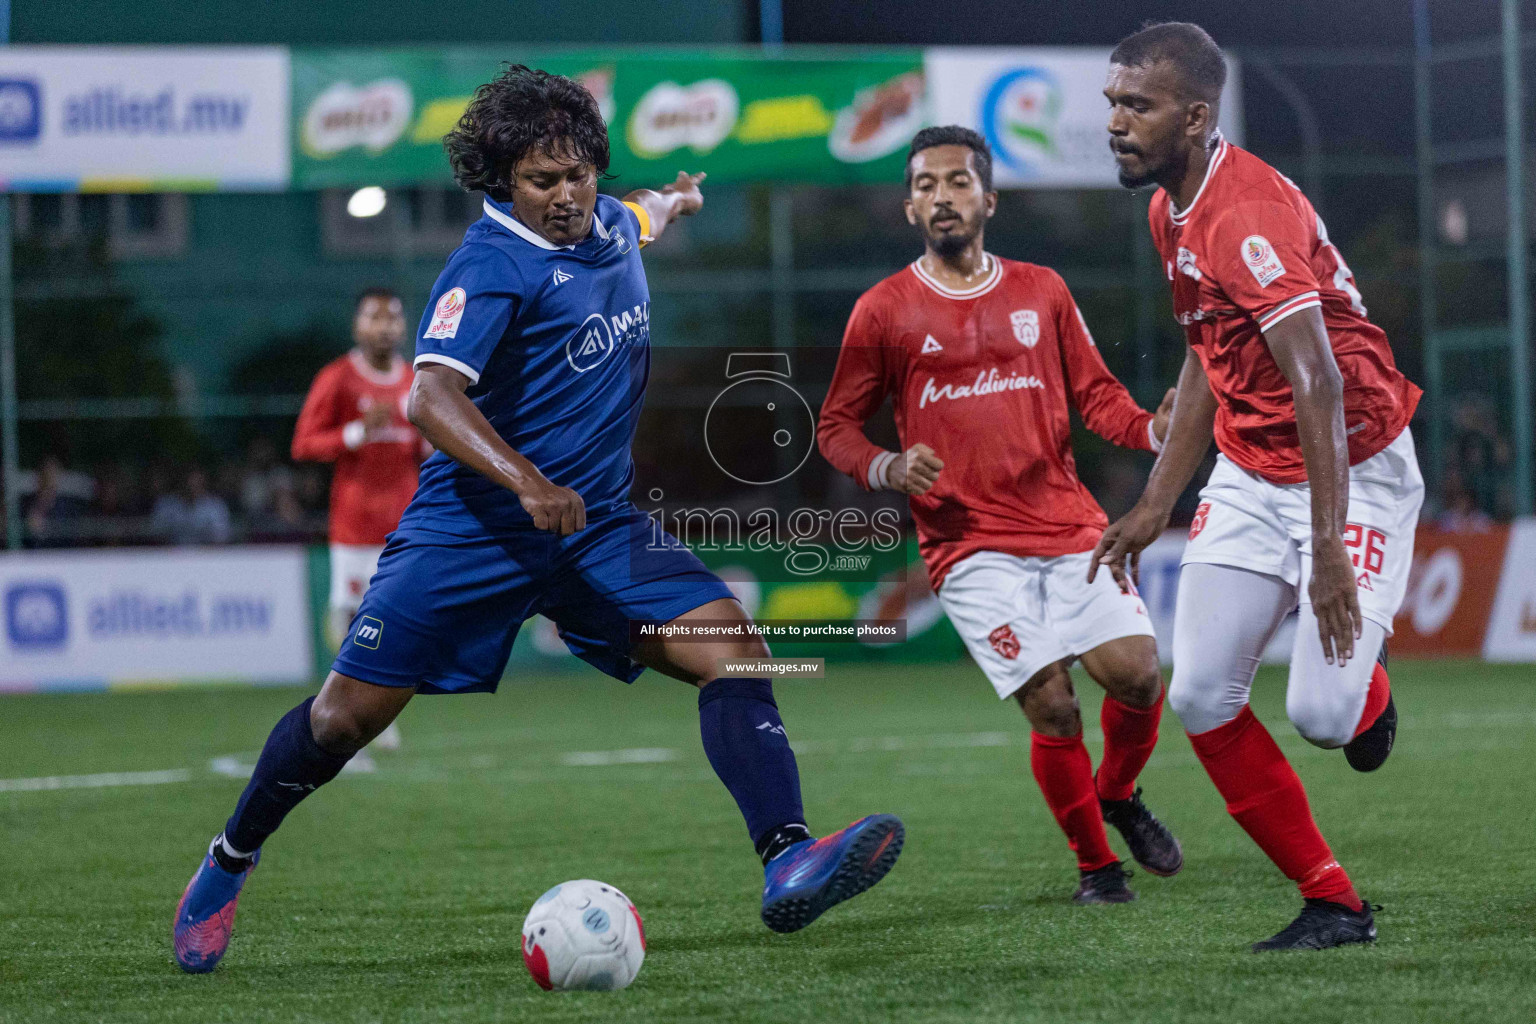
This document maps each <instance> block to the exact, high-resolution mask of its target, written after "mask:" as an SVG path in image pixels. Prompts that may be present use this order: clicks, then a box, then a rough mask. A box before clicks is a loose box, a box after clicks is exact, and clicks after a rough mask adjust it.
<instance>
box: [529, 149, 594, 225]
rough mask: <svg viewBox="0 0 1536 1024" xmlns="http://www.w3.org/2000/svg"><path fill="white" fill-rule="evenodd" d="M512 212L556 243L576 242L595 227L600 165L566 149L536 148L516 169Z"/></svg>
mask: <svg viewBox="0 0 1536 1024" xmlns="http://www.w3.org/2000/svg"><path fill="white" fill-rule="evenodd" d="M511 178H512V212H513V213H515V214H516V215H517V219H518V220H520V221H522V222H523V223H524V224H526V225H528V226H529V227H530V228H533V229H534V230H535V231H537V232H538V233H539V234H541V235H543V236H544V237H545V238H547V239H549V240H550V241H551V242H553V243H554V244H555V245H572V244H574V243H576V242H579V241H581V240H582V239H583V238H586V237H587V234H588V232H590V231H591V230H592V209H593V207H595V206H596V205H597V168H596V167H593V166H592V165H591V164H590V163H587V162H586V161H584V160H582V159H581V158H580V157H578V156H575V155H573V154H570V153H565V152H559V151H557V152H554V153H547V152H544V151H542V150H535V151H533V152H532V153H529V154H528V155H527V156H525V157H523V158H522V159H521V160H520V161H518V163H517V166H515V167H514V168H513V169H512V175H511Z"/></svg>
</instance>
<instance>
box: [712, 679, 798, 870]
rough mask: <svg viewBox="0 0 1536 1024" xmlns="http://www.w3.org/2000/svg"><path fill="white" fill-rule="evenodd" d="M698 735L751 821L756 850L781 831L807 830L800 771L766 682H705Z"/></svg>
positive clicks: (743, 814) (748, 821)
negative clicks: (796, 826) (795, 826)
mask: <svg viewBox="0 0 1536 1024" xmlns="http://www.w3.org/2000/svg"><path fill="white" fill-rule="evenodd" d="M699 733H700V735H701V736H702V737H703V740H704V753H705V755H706V756H707V757H708V758H709V764H710V767H712V768H714V770H715V774H716V775H718V776H720V781H721V782H723V783H725V788H726V789H728V790H730V791H731V796H733V797H735V798H736V806H737V807H740V808H741V816H742V817H744V818H746V819H747V833H748V834H749V835H750V836H751V837H752V842H753V844H754V845H758V844H760V842H761V841H762V840H764V839H770V838H772V836H771V834H772V833H775V832H777V831H779V830H780V829H782V828H783V826H786V825H798V826H800V827H801V828H802V829H803V828H804V825H805V810H804V809H803V808H802V807H801V806H800V769H799V768H798V767H797V766H796V765H795V754H794V751H792V750H790V749H789V739H788V737H786V736H785V735H784V723H783V721H782V720H781V719H780V718H779V706H778V705H777V704H775V703H774V702H773V686H772V684H771V683H769V681H768V680H766V679H716V680H715V681H714V682H711V683H706V684H705V685H704V686H703V687H702V688H700V690H699ZM806 834H807V835H809V833H806ZM761 852H762V851H761V850H759V853H761Z"/></svg>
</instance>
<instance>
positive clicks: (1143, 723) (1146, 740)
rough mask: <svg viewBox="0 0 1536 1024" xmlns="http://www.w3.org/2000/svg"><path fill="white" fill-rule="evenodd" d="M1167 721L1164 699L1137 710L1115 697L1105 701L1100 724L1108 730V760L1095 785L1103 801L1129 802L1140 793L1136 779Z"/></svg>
mask: <svg viewBox="0 0 1536 1024" xmlns="http://www.w3.org/2000/svg"><path fill="white" fill-rule="evenodd" d="M1162 718H1163V695H1162V693H1161V692H1159V693H1158V695H1157V703H1156V704H1153V705H1152V706H1151V707H1149V708H1133V707H1131V706H1130V705H1129V704H1122V703H1120V702H1119V701H1117V700H1115V699H1114V698H1113V697H1109V696H1106V697H1105V698H1104V707H1103V709H1102V710H1101V711H1100V712H1099V724H1100V725H1101V726H1102V727H1103V729H1104V756H1103V758H1101V759H1100V760H1099V770H1098V773H1097V774H1096V775H1094V777H1093V780H1094V784H1095V785H1096V786H1097V788H1098V791H1099V799H1100V800H1129V799H1130V798H1131V794H1132V793H1133V792H1135V789H1136V776H1138V775H1140V774H1141V770H1142V769H1143V768H1145V767H1146V765H1147V758H1149V757H1151V756H1152V748H1153V747H1155V746H1157V723H1158V722H1160V721H1162Z"/></svg>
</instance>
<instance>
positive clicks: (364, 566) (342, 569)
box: [330, 544, 384, 613]
mask: <svg viewBox="0 0 1536 1024" xmlns="http://www.w3.org/2000/svg"><path fill="white" fill-rule="evenodd" d="M383 553H384V546H383V545H382V544H381V545H379V546H377V547H375V546H374V545H372V544H332V545H331V600H330V605H331V607H332V608H338V609H346V610H347V611H348V612H349V613H351V612H355V611H357V606H358V605H360V604H362V603H363V594H364V593H365V592H366V591H367V590H368V581H369V580H371V579H373V574H374V573H375V572H377V571H378V568H379V555H381V554H383Z"/></svg>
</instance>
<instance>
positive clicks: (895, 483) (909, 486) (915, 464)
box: [885, 444, 944, 494]
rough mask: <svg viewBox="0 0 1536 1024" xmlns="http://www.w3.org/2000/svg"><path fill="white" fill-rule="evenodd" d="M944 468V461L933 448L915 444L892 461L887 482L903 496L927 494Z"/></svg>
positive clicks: (886, 478)
mask: <svg viewBox="0 0 1536 1024" xmlns="http://www.w3.org/2000/svg"><path fill="white" fill-rule="evenodd" d="M943 468H944V460H943V459H941V458H939V457H938V456H937V455H935V454H934V452H933V449H932V448H929V447H928V446H927V445H925V444H915V445H913V446H912V447H911V448H908V449H907V450H906V451H904V452H902V453H901V454H900V455H898V456H896V457H895V458H894V459H892V460H891V464H890V465H889V466H887V467H886V469H885V482H886V483H888V484H890V485H891V490H893V491H901V492H902V493H903V494H927V493H928V488H930V487H932V486H933V485H934V482H935V481H937V480H938V479H939V470H941V469H943Z"/></svg>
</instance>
